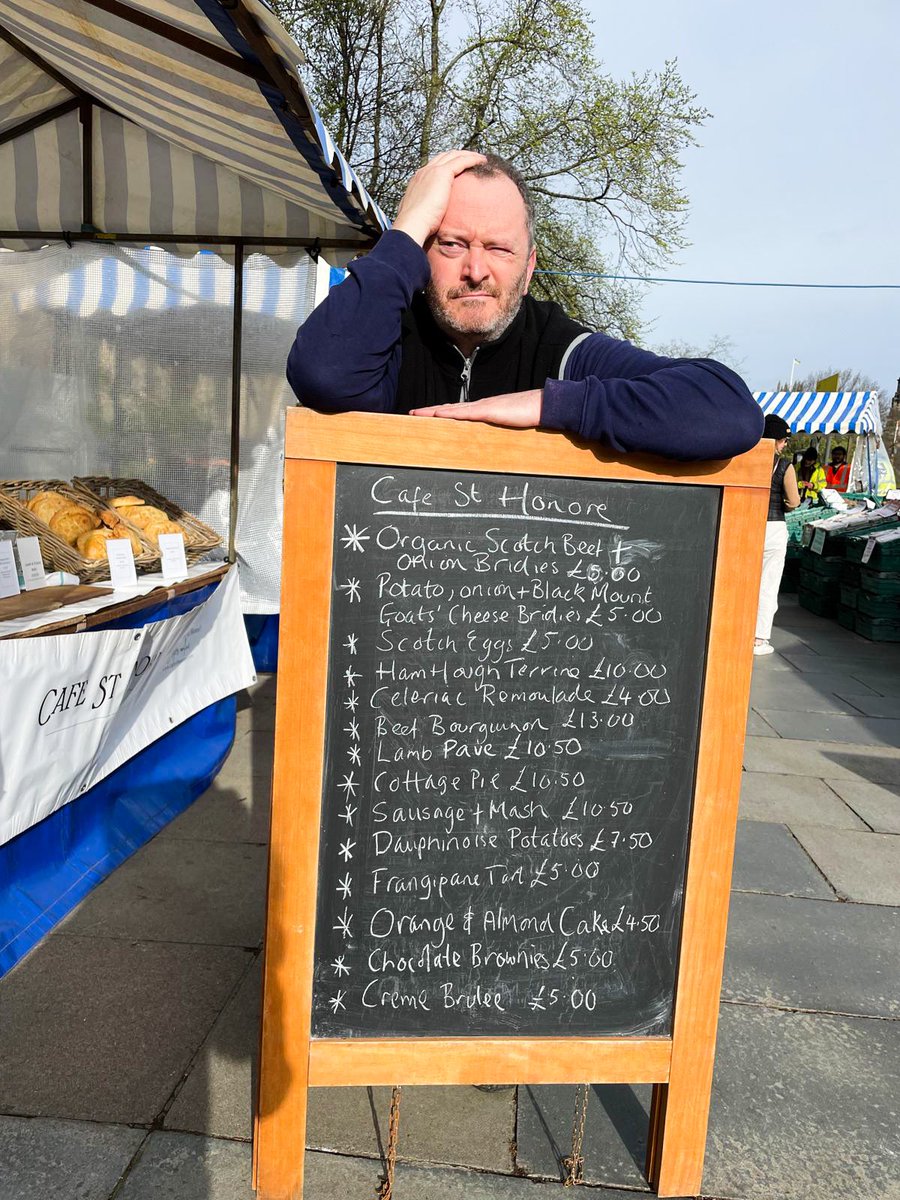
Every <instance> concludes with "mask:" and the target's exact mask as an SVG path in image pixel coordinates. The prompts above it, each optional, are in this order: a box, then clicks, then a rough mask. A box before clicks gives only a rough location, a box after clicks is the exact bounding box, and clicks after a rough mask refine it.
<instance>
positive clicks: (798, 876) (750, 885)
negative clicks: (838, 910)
mask: <svg viewBox="0 0 900 1200" xmlns="http://www.w3.org/2000/svg"><path fill="white" fill-rule="evenodd" d="M731 887H732V890H733V891H736V892H770V893H773V894H777V895H780V896H809V897H813V898H817V899H820V900H834V898H835V896H834V892H833V891H832V889H831V888H830V887H829V886H828V884H827V883H826V882H825V880H824V879H823V878H822V875H821V873H820V872H819V871H817V870H816V867H815V865H814V864H813V863H812V862H810V860H809V857H808V855H806V854H804V852H803V849H802V847H800V846H798V845H797V842H796V841H795V839H794V838H793V837H792V836H791V832H790V830H789V829H788V828H787V826H785V825H778V824H776V823H775V822H773V821H738V825H737V838H736V841H735V849H734V873H733V875H732V879H731Z"/></svg>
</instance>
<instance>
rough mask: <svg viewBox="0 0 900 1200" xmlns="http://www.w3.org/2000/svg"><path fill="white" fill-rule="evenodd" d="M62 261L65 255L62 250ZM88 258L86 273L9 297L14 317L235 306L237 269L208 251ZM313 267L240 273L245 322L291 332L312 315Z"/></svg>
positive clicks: (261, 262)
mask: <svg viewBox="0 0 900 1200" xmlns="http://www.w3.org/2000/svg"><path fill="white" fill-rule="evenodd" d="M45 253H47V252H46V251H45ZM62 253H63V255H66V254H67V252H66V251H65V247H63V251H62ZM91 253H94V254H96V255H97V257H95V258H94V259H93V261H91V262H88V263H86V264H85V265H84V266H80V267H75V268H73V269H72V270H69V271H62V272H60V273H59V274H58V275H50V276H49V277H48V278H47V279H46V280H45V281H44V282H42V283H39V284H37V285H35V286H32V287H25V288H20V289H19V290H18V291H15V292H13V293H12V298H13V305H14V307H15V309H16V311H17V312H20V313H22V312H28V311H30V310H34V309H42V310H49V311H53V310H63V309H65V310H68V311H69V312H71V313H72V314H73V315H74V316H77V317H81V318H83V319H89V318H91V317H94V316H97V315H98V314H103V313H109V314H110V315H111V316H114V317H135V316H139V315H142V314H147V313H153V312H163V311H170V310H172V309H176V308H177V309H187V308H194V307H196V306H197V305H201V304H206V305H216V306H219V307H221V308H225V309H230V308H231V306H232V304H233V303H234V265H233V263H229V262H226V261H225V260H223V259H222V258H220V257H219V256H218V255H217V254H212V253H209V252H207V251H205V252H201V253H200V254H197V255H195V256H194V257H193V258H190V259H179V258H176V257H174V256H171V255H161V254H159V253H158V252H157V254H156V255H155V256H150V255H148V254H147V252H145V251H141V250H133V251H132V250H127V249H125V248H123V247H112V248H110V249H106V248H104V250H103V252H102V254H101V253H100V252H98V251H93V250H92V251H91ZM311 267H312V264H311V263H310V261H309V259H308V257H307V256H306V255H304V256H303V261H302V262H301V264H300V266H298V267H294V268H293V269H288V270H285V269H284V268H282V267H280V266H277V265H276V264H275V263H272V262H269V260H268V259H266V258H259V259H257V260H256V265H253V264H250V265H248V266H247V267H246V268H245V271H244V291H243V312H244V315H245V316H246V315H247V314H257V315H259V316H265V317H271V318H274V319H276V320H285V321H290V322H292V323H294V324H296V323H297V321H298V320H299V319H302V317H303V316H305V315H306V312H307V311H308V309H309V307H310V303H311V295H310V289H311V284H310V275H309V271H310V269H311Z"/></svg>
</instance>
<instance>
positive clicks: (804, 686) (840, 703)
mask: <svg viewBox="0 0 900 1200" xmlns="http://www.w3.org/2000/svg"><path fill="white" fill-rule="evenodd" d="M856 686H857V687H858V688H859V689H860V692H859V694H855V693H852V689H850V688H844V690H843V692H842V693H841V694H840V695H839V694H838V693H837V692H836V691H835V681H834V678H833V677H832V676H830V675H809V676H802V675H798V674H797V673H796V671H791V672H790V673H788V674H776V675H768V676H762V675H754V677H753V686H752V687H751V689H750V704H751V707H752V708H754V709H758V710H760V711H761V710H763V709H767V708H776V709H785V708H791V709H795V710H796V711H798V712H807V713H846V714H849V715H851V716H859V714H860V712H861V711H862V710H861V709H860V708H859V702H861V701H862V700H864V699H868V700H872V701H876V702H878V703H884V697H883V696H879V695H877V694H876V693H875V692H873V691H872V690H871V689H867V690H866V691H863V690H862V689H863V685H862V684H861V683H858V684H856ZM854 699H855V700H856V703H854ZM872 715H877V714H872ZM891 715H896V714H891Z"/></svg>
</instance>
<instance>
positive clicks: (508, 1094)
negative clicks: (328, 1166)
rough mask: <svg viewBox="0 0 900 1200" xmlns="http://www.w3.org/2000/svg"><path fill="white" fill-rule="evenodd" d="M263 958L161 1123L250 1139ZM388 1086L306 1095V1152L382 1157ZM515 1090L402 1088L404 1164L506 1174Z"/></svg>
mask: <svg viewBox="0 0 900 1200" xmlns="http://www.w3.org/2000/svg"><path fill="white" fill-rule="evenodd" d="M260 967H261V962H257V964H256V965H255V966H254V968H253V970H252V971H250V972H249V973H248V975H247V978H246V979H245V980H244V982H243V984H242V985H241V987H240V989H239V990H238V992H237V993H236V994H235V996H234V997H233V999H232V1000H231V1002H230V1003H229V1004H228V1006H227V1007H226V1008H225V1009H224V1010H223V1012H222V1014H221V1015H220V1017H219V1019H218V1020H217V1021H216V1024H215V1026H214V1027H213V1029H212V1031H211V1032H210V1034H209V1037H208V1038H207V1039H206V1041H205V1042H204V1044H203V1046H202V1048H201V1049H200V1052H199V1053H198V1055H197V1057H196V1059H195V1060H194V1063H193V1065H192V1067H191V1071H190V1074H189V1075H188V1077H187V1080H186V1081H185V1083H184V1086H183V1087H182V1089H181V1091H180V1092H179V1093H178V1095H177V1097H176V1098H175V1101H174V1103H173V1104H172V1107H171V1108H170V1109H169V1112H168V1113H167V1115H166V1121H165V1124H166V1127H167V1128H169V1129H181V1130H186V1131H190V1132H194V1133H206V1134H210V1135H213V1136H217V1137H229V1138H243V1139H249V1138H250V1137H251V1136H252V1130H253V1122H252V1116H253V1096H254V1094H255V1093H254V1086H253V1080H254V1076H255V1070H256V1053H257V1042H258V1038H259V1012H260V980H261V970H260ZM390 1101H391V1091H390V1088H315V1089H313V1091H312V1092H311V1093H310V1098H309V1121H308V1124H307V1131H306V1142H307V1145H308V1146H311V1147H315V1148H316V1149H320V1150H329V1151H333V1152H336V1153H339V1154H351V1155H363V1156H369V1157H379V1156H380V1155H381V1154H382V1153H383V1149H384V1144H385V1140H386V1137H387V1118H388V1114H389V1112H390ZM514 1126H515V1091H514V1089H513V1088H503V1089H500V1090H498V1091H491V1092H485V1091H481V1090H479V1089H478V1088H472V1087H456V1088H449V1087H406V1088H404V1089H403V1098H402V1102H401V1121H400V1140H399V1143H398V1152H399V1155H400V1157H401V1158H406V1159H414V1160H417V1161H421V1162H432V1163H455V1164H458V1165H465V1166H472V1167H480V1168H482V1169H485V1170H492V1171H509V1170H511V1168H512V1153H511V1143H512V1141H513V1138H514V1136H515V1129H514Z"/></svg>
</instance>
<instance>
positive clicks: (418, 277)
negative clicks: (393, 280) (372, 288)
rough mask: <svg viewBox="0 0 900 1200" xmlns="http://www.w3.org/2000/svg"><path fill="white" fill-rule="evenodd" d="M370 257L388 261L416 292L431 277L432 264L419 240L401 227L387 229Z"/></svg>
mask: <svg viewBox="0 0 900 1200" xmlns="http://www.w3.org/2000/svg"><path fill="white" fill-rule="evenodd" d="M368 257H369V258H375V259H378V260H379V261H380V262H384V263H388V264H389V265H390V266H392V267H393V268H394V270H395V271H396V272H397V274H398V275H400V276H402V278H403V279H404V280H406V281H407V282H408V283H409V284H410V286H411V287H412V289H413V291H414V292H421V291H422V289H423V288H424V287H425V286H426V285H427V283H428V280H429V279H430V278H431V266H430V264H429V262H428V257H427V255H426V254H425V251H424V250H423V249H422V247H421V246H420V245H419V243H418V242H415V241H413V239H412V238H411V237H410V236H409V234H408V233H404V232H403V231H402V230H401V229H387V230H385V232H384V233H383V234H382V235H381V237H380V238H379V239H378V241H377V242H376V243H375V245H374V246H373V247H372V249H371V250H370V251H369V255H368Z"/></svg>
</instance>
